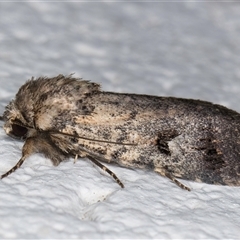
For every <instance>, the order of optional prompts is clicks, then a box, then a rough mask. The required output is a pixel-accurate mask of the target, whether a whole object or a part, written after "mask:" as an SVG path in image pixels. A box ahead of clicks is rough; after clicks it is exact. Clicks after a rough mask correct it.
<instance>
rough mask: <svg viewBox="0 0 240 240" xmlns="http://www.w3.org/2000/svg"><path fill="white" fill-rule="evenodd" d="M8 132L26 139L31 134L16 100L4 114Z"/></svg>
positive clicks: (10, 134)
mask: <svg viewBox="0 0 240 240" xmlns="http://www.w3.org/2000/svg"><path fill="white" fill-rule="evenodd" d="M3 121H4V126H3V129H4V130H5V132H6V134H7V135H9V136H11V137H14V138H19V139H26V138H27V136H28V134H29V128H28V127H27V124H26V121H25V119H24V117H23V116H22V114H21V112H20V111H19V110H18V109H17V107H16V105H15V101H11V102H10V103H9V104H8V105H7V107H6V110H5V112H4V114H3Z"/></svg>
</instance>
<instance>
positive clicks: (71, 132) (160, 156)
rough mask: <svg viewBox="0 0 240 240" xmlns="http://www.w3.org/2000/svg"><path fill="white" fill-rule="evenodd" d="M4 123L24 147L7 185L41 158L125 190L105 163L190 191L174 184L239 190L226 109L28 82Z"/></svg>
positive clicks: (239, 155)
mask: <svg viewBox="0 0 240 240" xmlns="http://www.w3.org/2000/svg"><path fill="white" fill-rule="evenodd" d="M0 120H3V121H4V122H5V124H4V129H5V131H6V133H7V134H8V135H10V136H14V137H18V138H23V139H25V144H24V147H23V153H22V158H21V160H20V161H19V162H18V164H17V165H16V166H15V167H13V168H12V169H11V170H10V171H9V172H7V173H6V174H3V175H2V177H5V176H7V175H9V174H10V173H11V172H13V171H14V170H16V169H17V168H18V167H20V165H21V164H22V163H23V161H24V160H25V159H26V158H27V157H28V156H30V155H31V154H33V153H35V152H40V153H43V154H44V155H45V156H46V157H47V158H49V159H51V161H52V162H53V164H54V165H55V166H57V165H58V164H59V163H60V162H62V161H64V160H66V159H68V158H69V157H73V158H75V159H76V158H77V157H79V158H83V157H87V158H89V159H90V160H91V161H92V162H93V163H94V164H96V165H98V166H99V167H100V168H102V169H103V170H105V171H106V172H107V173H109V174H110V175H111V176H112V177H113V178H114V179H115V180H116V181H117V182H118V184H119V185H120V186H121V187H123V184H122V183H121V181H120V180H119V179H118V178H117V176H116V175H115V174H114V173H112V172H111V171H110V170H109V169H107V168H106V167H105V166H104V165H102V163H101V162H110V163H111V162H115V163H117V164H119V165H121V166H124V167H131V168H145V169H151V170H153V171H155V172H157V173H158V174H160V175H162V176H165V177H168V178H169V179H171V180H172V181H173V182H174V183H176V184H177V185H178V186H180V187H181V188H183V189H186V190H189V188H188V187H186V186H184V185H183V184H182V183H180V182H179V181H178V180H177V179H176V178H182V179H186V180H192V181H202V182H204V183H208V184H220V185H231V186H240V142H239V138H240V114H239V113H237V112H235V111H233V110H230V109H227V108H225V107H223V106H220V105H215V104H212V103H209V102H205V101H200V100H192V99H181V98H173V97H157V96H148V95H137V94H120V93H113V92H104V91H101V90H100V86H99V85H98V84H96V83H92V82H89V81H84V80H81V79H78V78H74V77H73V76H72V75H70V76H63V75H58V76H56V77H53V78H47V77H40V78H38V79H34V78H32V79H31V80H30V81H28V82H26V83H25V84H24V85H23V86H22V87H21V88H20V89H19V91H18V93H17V94H16V97H15V100H13V101H11V102H10V103H9V105H8V106H6V109H5V112H4V114H3V117H1V118H0ZM76 156H77V157H76ZM99 161H100V162H99Z"/></svg>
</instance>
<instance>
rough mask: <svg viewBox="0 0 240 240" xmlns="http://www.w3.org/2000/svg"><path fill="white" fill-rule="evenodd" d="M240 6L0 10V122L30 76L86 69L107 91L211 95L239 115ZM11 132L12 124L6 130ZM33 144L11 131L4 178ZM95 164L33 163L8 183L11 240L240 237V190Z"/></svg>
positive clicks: (4, 141)
mask: <svg viewBox="0 0 240 240" xmlns="http://www.w3.org/2000/svg"><path fill="white" fill-rule="evenodd" d="M239 12H240V4H239V3H238V2H235V3H226V2H225V3H220V2H218V3H217V2H215V3H193V2H192V3H189V2H188V3H187V2H186V3H183V2H182V3H176V2H175V3H166V2H165V3H164V2H161V3H123V2H122V3H120V2H118V3H113V2H108V3H96V2H95V3H80V2H79V3H61V2H55V3H36V2H35V3H34V2H32V3H30V2H29V3H26V2H24V3H7V2H1V3H0V29H1V31H0V66H1V67H0V102H1V104H0V113H2V112H3V110H4V105H5V104H6V103H7V102H8V101H9V100H10V99H11V98H13V96H14V95H15V93H16V91H17V90H18V88H19V86H21V85H22V84H23V83H24V82H25V81H26V79H28V78H30V77H31V76H40V75H47V76H54V75H56V74H59V73H63V74H69V73H73V72H75V73H76V75H77V76H79V77H83V78H85V79H91V80H92V81H96V82H100V83H101V84H102V87H103V89H104V90H111V91H121V92H135V93H147V94H156V95H174V96H179V97H188V98H201V99H205V100H209V101H213V102H216V103H221V104H224V105H226V106H228V107H230V108H233V109H235V110H238V111H240V106H239V102H240V94H239V92H240V81H239V78H240V70H239V66H240V58H239V56H240V22H239ZM1 125H2V123H1ZM21 147H22V143H21V142H18V141H15V140H13V139H11V138H9V137H7V136H6V135H5V133H4V131H3V130H2V128H0V154H1V161H0V172H1V173H4V172H5V171H7V170H8V169H9V168H11V167H12V166H13V165H14V164H15V163H16V162H17V161H18V159H19V158H20V156H21ZM108 167H109V168H110V169H111V170H113V171H114V172H115V173H116V174H117V176H118V177H119V178H120V179H121V180H122V181H123V183H124V184H125V189H120V187H119V186H118V185H117V184H116V183H115V182H114V181H113V179H112V178H110V177H109V176H107V175H106V174H105V173H103V172H102V171H101V170H99V169H98V168H96V167H93V165H92V163H90V162H89V161H87V160H82V161H78V162H77V163H76V164H75V165H74V164H73V159H71V160H70V161H69V162H66V163H63V164H61V165H60V166H59V167H57V168H55V167H53V166H52V165H51V163H50V161H49V160H47V159H45V158H44V157H42V156H41V155H37V154H36V155H34V156H32V157H30V158H29V159H28V160H27V161H26V162H25V163H24V164H23V166H22V167H21V169H19V170H18V171H16V172H15V173H14V174H12V175H10V176H9V177H8V178H6V179H4V180H2V181H0V238H28V239H29V238H58V239H59V238H84V239H89V238H104V239H111V238H113V239H116V238H118V239H119V238H137V239H139V238H162V239H166V238H172V239H173V238H181V239H183V238H196V239H199V238H220V239H224V238H232V239H233V238H239V236H240V202H239V199H240V188H231V187H221V186H211V185H206V184H197V183H192V182H185V184H187V185H189V186H190V187H191V188H192V189H193V191H191V192H186V191H183V190H182V189H180V188H178V187H177V186H176V185H174V184H173V183H171V182H170V181H169V180H168V179H165V178H162V177H160V176H158V175H157V174H154V173H152V172H145V171H141V170H131V169H125V168H121V167H118V166H111V165H108Z"/></svg>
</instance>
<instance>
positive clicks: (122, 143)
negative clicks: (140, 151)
mask: <svg viewBox="0 0 240 240" xmlns="http://www.w3.org/2000/svg"><path fill="white" fill-rule="evenodd" d="M49 133H50V134H61V135H65V136H69V137H75V138H80V139H84V140H88V141H93V142H102V143H110V144H117V145H127V146H137V144H136V143H124V142H113V141H107V140H101V139H93V138H87V137H81V136H78V135H72V134H68V133H62V132H55V131H49Z"/></svg>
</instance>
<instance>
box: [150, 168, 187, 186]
mask: <svg viewBox="0 0 240 240" xmlns="http://www.w3.org/2000/svg"><path fill="white" fill-rule="evenodd" d="M154 171H155V172H157V173H159V174H160V175H161V176H165V177H167V178H169V179H170V180H171V181H172V182H174V183H175V184H176V185H177V186H179V187H180V188H182V189H184V190H187V191H191V189H190V188H189V187H187V186H185V185H184V184H182V183H181V182H180V181H178V180H177V179H176V178H175V177H173V176H172V175H171V173H169V172H168V171H167V170H163V169H162V168H155V169H154Z"/></svg>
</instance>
